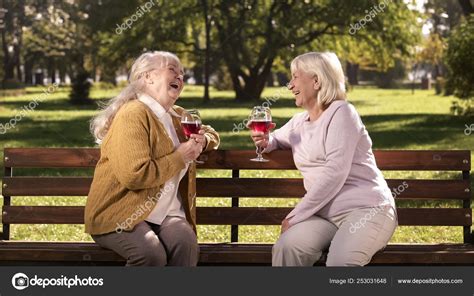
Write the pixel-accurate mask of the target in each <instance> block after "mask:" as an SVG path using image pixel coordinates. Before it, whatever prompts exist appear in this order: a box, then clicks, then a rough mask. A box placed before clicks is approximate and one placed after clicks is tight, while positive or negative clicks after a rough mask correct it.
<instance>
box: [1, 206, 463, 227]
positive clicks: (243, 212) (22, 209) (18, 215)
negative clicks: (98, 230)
mask: <svg viewBox="0 0 474 296" xmlns="http://www.w3.org/2000/svg"><path fill="white" fill-rule="evenodd" d="M291 209H292V208H267V207H240V208H230V207H198V208H197V213H196V214H197V219H198V221H197V222H198V224H205V225H231V224H238V225H279V224H280V223H281V221H282V220H283V218H284V217H285V216H286V215H287V214H288V213H289V212H290V211H291ZM3 211H4V214H3V222H4V223H10V224H83V223H84V207H82V206H33V207H32V206H5V207H4V209H3ZM397 211H398V218H399V225H424V226H469V225H471V223H472V219H471V209H451V208H449V209H434V208H423V209H411V208H410V209H409V208H401V209H398V210H397Z"/></svg>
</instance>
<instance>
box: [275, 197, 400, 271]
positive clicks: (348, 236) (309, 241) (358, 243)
mask: <svg viewBox="0 0 474 296" xmlns="http://www.w3.org/2000/svg"><path fill="white" fill-rule="evenodd" d="M397 221H398V220H397V215H396V212H395V210H394V209H393V208H392V207H391V206H383V207H374V208H366V209H357V210H353V211H351V212H349V213H344V214H341V215H338V216H336V217H334V218H332V219H330V220H326V219H323V218H321V217H318V216H316V215H315V216H312V217H311V218H309V219H307V220H305V221H303V222H300V223H297V224H295V225H293V226H291V227H290V228H289V229H288V230H287V231H285V232H284V233H283V234H282V235H281V236H280V238H279V239H278V241H277V242H276V243H275V245H274V246H273V250H272V265H273V266H312V265H313V264H314V263H315V262H316V261H317V260H319V258H320V257H321V255H322V252H323V251H325V250H327V249H328V248H329V252H328V256H327V260H326V266H363V265H366V264H368V263H369V262H370V260H371V259H372V256H373V255H374V254H375V253H376V252H377V251H379V250H381V249H383V248H384V247H385V246H386V245H387V243H388V241H389V240H390V238H391V237H392V235H393V233H394V231H395V228H396V227H397V225H398V222H397Z"/></svg>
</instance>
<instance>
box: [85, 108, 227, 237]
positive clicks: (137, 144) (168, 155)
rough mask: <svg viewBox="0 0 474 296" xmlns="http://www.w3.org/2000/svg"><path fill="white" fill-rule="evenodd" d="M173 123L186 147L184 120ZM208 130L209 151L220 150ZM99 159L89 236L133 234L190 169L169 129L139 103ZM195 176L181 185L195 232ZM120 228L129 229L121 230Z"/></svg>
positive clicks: (119, 122)
mask: <svg viewBox="0 0 474 296" xmlns="http://www.w3.org/2000/svg"><path fill="white" fill-rule="evenodd" d="M173 109H174V110H175V111H176V112H177V113H178V114H181V113H182V112H183V110H184V109H183V108H181V107H178V106H173ZM172 118H173V125H174V127H175V130H176V133H177V135H178V138H179V139H180V142H184V141H186V139H185V136H184V133H183V130H182V128H181V125H180V118H176V117H174V116H172ZM203 129H205V130H206V134H205V136H206V139H207V146H206V149H205V150H206V151H208V150H212V149H217V147H218V146H219V142H220V140H219V135H218V134H217V132H216V131H215V130H213V129H212V128H211V127H209V126H203ZM100 154H101V155H100V159H99V161H98V163H97V166H96V168H95V172H94V178H93V181H92V185H91V188H90V191H89V195H88V197H87V202H86V207H85V213H84V221H85V232H87V233H89V234H96V235H98V234H104V233H109V232H112V231H117V230H120V231H130V230H132V229H133V227H134V226H135V225H136V224H138V223H139V222H141V221H143V220H144V219H145V218H146V217H148V214H149V213H150V212H151V210H152V209H153V208H154V205H155V204H156V203H155V202H156V200H157V197H159V193H160V192H162V190H163V187H164V184H165V182H166V181H168V180H169V179H171V178H172V177H173V176H174V175H176V174H178V172H180V171H181V170H182V169H183V168H184V167H185V163H184V161H183V159H182V157H181V155H180V154H179V153H178V152H177V151H176V150H175V149H174V146H173V142H172V141H171V139H170V137H169V136H168V134H167V132H166V130H165V128H164V126H163V125H162V124H161V122H160V121H159V119H158V118H157V117H156V116H155V115H154V114H153V112H152V111H151V109H149V108H148V107H147V106H146V105H145V104H143V103H142V102H140V101H138V100H132V101H130V102H128V103H126V104H125V105H123V106H122V107H121V108H120V110H119V111H118V112H117V114H116V116H115V118H114V119H113V122H112V124H111V126H110V129H109V131H108V132H107V135H106V136H105V138H104V140H103V141H102V145H101V147H100ZM195 174H196V167H195V165H194V164H192V165H190V167H189V170H188V173H187V174H186V175H185V177H183V179H182V181H181V184H180V185H179V192H180V194H181V198H182V202H183V207H184V210H185V213H186V218H187V220H188V222H189V223H190V224H191V225H192V226H193V228H194V230H196V212H195V210H196V207H195V202H196V201H195V196H196V189H195V188H196V184H195ZM153 197H154V198H153ZM147 201H152V202H153V205H152V206H150V202H148V203H147ZM158 202H159V199H158ZM145 205H146V206H145ZM119 225H122V226H126V227H123V228H121V229H119Z"/></svg>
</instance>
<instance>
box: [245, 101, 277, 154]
mask: <svg viewBox="0 0 474 296" xmlns="http://www.w3.org/2000/svg"><path fill="white" fill-rule="evenodd" d="M271 123H272V114H271V112H270V108H268V107H262V106H256V107H254V108H253V110H252V113H250V118H249V124H248V126H249V128H250V129H251V130H253V131H254V132H263V133H264V134H268V132H269V131H270V126H271ZM255 146H256V147H257V149H256V152H257V157H256V158H252V159H250V160H251V161H256V162H267V161H268V159H265V158H263V156H262V151H263V149H262V148H261V147H259V146H258V145H257V144H255Z"/></svg>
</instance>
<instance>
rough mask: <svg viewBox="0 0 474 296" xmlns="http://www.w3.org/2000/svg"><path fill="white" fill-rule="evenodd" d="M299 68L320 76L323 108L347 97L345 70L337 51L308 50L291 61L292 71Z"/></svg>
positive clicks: (320, 103) (320, 94)
mask: <svg viewBox="0 0 474 296" xmlns="http://www.w3.org/2000/svg"><path fill="white" fill-rule="evenodd" d="M297 70H301V71H303V72H305V73H308V74H312V75H315V76H317V77H318V81H319V83H320V85H321V88H320V90H319V92H318V97H317V100H318V105H319V106H320V107H321V108H323V110H324V109H326V108H327V107H329V105H331V103H332V102H333V101H335V100H345V99H346V86H345V77H344V71H343V70H342V66H341V62H340V61H339V59H338V58H337V56H336V54H335V53H333V52H308V53H305V54H302V55H299V56H297V57H296V58H294V59H293V61H292V62H291V71H292V72H295V71H297Z"/></svg>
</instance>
